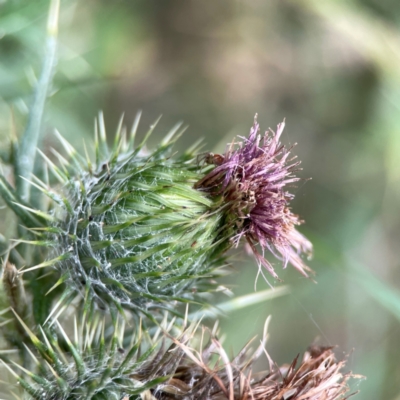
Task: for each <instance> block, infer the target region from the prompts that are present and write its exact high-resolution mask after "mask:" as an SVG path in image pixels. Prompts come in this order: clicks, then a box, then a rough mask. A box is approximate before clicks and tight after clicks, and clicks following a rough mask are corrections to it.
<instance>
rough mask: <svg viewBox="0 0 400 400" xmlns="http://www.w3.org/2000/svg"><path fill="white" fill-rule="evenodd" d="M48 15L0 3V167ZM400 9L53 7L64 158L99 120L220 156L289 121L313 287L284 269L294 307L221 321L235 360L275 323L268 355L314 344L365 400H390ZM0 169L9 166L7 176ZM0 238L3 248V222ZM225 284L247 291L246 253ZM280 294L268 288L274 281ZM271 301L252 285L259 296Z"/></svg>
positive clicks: (27, 5)
mask: <svg viewBox="0 0 400 400" xmlns="http://www.w3.org/2000/svg"><path fill="white" fill-rule="evenodd" d="M48 6H49V2H48V1H42V0H35V1H30V0H0V143H1V146H0V148H1V149H0V154H2V155H4V157H6V156H5V154H6V153H7V151H8V150H9V146H10V140H9V137H10V134H14V133H15V132H17V133H21V132H22V131H23V129H24V126H25V124H26V117H27V111H28V107H29V104H30V100H31V93H32V85H34V83H35V80H36V77H37V76H38V74H39V72H40V68H41V63H42V58H43V53H44V41H45V34H46V18H47V11H48ZM399 24H400V3H399V2H398V1H396V0H385V1H382V0H358V1H357V0H346V1H345V0H269V1H265V0H264V1H261V0H248V1H236V0H235V1H234V0H219V1H215V2H211V1H209V2H203V1H200V0H197V1H194V0H191V1H178V0H158V1H156V0H135V1H134V0H130V1H128V0H125V1H123V0H114V1H106V0H103V1H99V0H97V1H94V0H85V1H82V0H81V1H76V0H68V1H62V2H61V15H60V27H59V29H60V31H59V48H58V64H57V71H56V74H55V77H54V84H53V91H52V96H51V98H50V99H49V101H48V103H47V108H46V115H45V123H44V126H43V136H44V140H43V142H42V144H41V146H42V147H44V148H49V147H50V146H52V145H54V144H55V143H56V140H55V139H54V137H53V135H52V131H53V130H54V128H57V129H58V130H59V131H60V132H61V133H62V134H63V135H64V136H66V137H67V138H68V139H69V140H70V141H71V142H72V143H73V144H74V145H75V146H76V147H77V148H81V149H83V138H85V140H86V142H90V140H91V138H92V132H93V121H94V118H95V116H96V115H97V113H98V111H99V110H103V111H104V114H105V119H106V125H107V128H108V131H109V132H113V131H114V130H115V129H116V126H117V123H118V120H119V118H120V116H121V114H122V113H125V121H126V123H127V124H128V125H130V124H131V123H132V121H133V119H134V117H135V114H136V112H137V111H138V110H139V109H141V110H143V118H142V122H141V130H140V132H141V133H142V134H143V133H144V132H145V131H146V129H147V127H148V125H149V124H150V123H152V122H153V121H154V120H155V119H156V118H157V117H158V116H159V115H160V114H162V115H163V118H162V119H161V122H160V124H159V127H158V128H157V132H158V135H157V134H155V135H154V137H153V138H152V140H153V143H156V142H157V141H158V140H159V139H160V137H162V135H163V133H165V131H166V130H167V129H168V128H170V127H171V126H172V125H174V124H175V123H176V122H177V121H180V120H183V121H184V122H185V123H187V124H188V125H189V129H188V131H187V133H186V135H185V136H184V138H183V139H182V140H180V142H179V144H178V148H179V149H181V150H182V149H184V148H185V146H187V145H188V144H191V143H193V142H194V141H195V140H197V139H198V138H200V137H203V138H205V142H206V143H207V146H206V147H205V149H208V150H212V149H213V150H214V151H220V152H223V150H224V148H225V145H226V143H228V142H230V141H231V140H232V138H233V137H234V136H235V135H247V133H248V131H249V128H250V126H251V124H252V121H253V116H254V114H255V113H256V112H258V114H259V121H260V123H261V127H262V129H264V130H267V129H268V128H269V127H271V128H275V127H276V125H277V123H279V122H280V121H282V120H283V119H284V118H286V129H285V132H284V135H283V141H284V142H285V143H286V144H293V143H295V142H297V143H298V145H297V146H296V148H295V149H294V152H295V154H297V155H298V156H299V158H300V159H301V160H302V166H303V168H304V170H303V171H302V172H301V173H300V174H301V176H302V177H303V178H308V177H312V180H307V181H306V180H304V181H301V182H300V183H299V184H298V186H297V188H296V189H295V193H296V199H295V201H294V202H293V210H294V212H296V213H298V214H300V215H301V217H302V218H304V220H305V221H306V224H305V225H304V226H302V227H301V228H300V230H301V231H302V232H303V233H305V234H306V235H307V236H308V237H309V238H310V239H311V240H312V241H313V243H314V246H315V255H314V258H313V260H312V261H311V262H310V266H311V267H312V268H313V269H314V270H315V271H316V273H317V275H316V280H317V281H318V284H313V283H312V282H311V281H309V280H307V279H304V278H303V277H301V276H299V274H298V273H296V271H294V270H293V269H290V268H289V269H288V270H285V271H282V270H281V267H280V265H279V263H278V262H275V266H276V268H277V270H278V271H279V272H280V276H281V277H282V278H283V279H284V283H285V284H289V285H290V286H291V294H289V295H287V296H284V297H279V298H277V299H275V300H271V301H269V302H267V303H265V304H259V305H257V306H255V307H253V308H250V309H249V308H247V309H243V310H239V311H237V312H235V313H232V314H231V315H230V316H229V318H224V319H223V320H222V321H221V325H222V331H223V332H224V334H225V335H226V340H225V343H226V345H227V348H228V349H232V351H235V352H236V351H238V350H239V349H240V347H241V346H243V345H244V344H245V343H246V342H247V341H248V340H249V339H250V338H251V337H253V336H254V335H255V334H258V335H261V333H262V328H263V324H264V321H265V319H266V317H267V316H268V315H270V314H271V315H272V322H271V325H270V340H269V345H268V350H269V353H270V355H271V356H272V358H273V359H274V360H275V361H277V362H278V363H283V362H290V361H291V360H292V359H293V358H294V357H295V356H296V355H297V353H300V352H303V351H304V350H305V349H306V348H307V346H308V345H309V344H310V343H312V342H314V341H316V342H317V343H320V344H331V345H338V347H337V353H338V356H340V357H343V355H345V354H349V360H348V364H347V366H348V368H349V369H351V370H353V371H354V372H356V373H359V374H363V375H365V376H367V380H365V381H363V382H362V383H361V384H360V385H356V386H355V387H354V388H355V389H360V390H361V394H359V395H358V396H356V398H360V399H364V400H376V399H385V400H395V399H400V362H399V360H400V343H399V342H400V340H399V339H400V321H399V319H400V291H399V290H398V287H399V283H400V268H399V266H400V265H399V250H400V249H399V248H400V240H399V238H400V207H399V197H400V185H399V184H400V182H399V181H400V167H399V157H400V112H399V106H400V25H399ZM4 169H6V166H4ZM0 212H1V214H0V215H1V221H0V231H1V232H6V234H7V236H11V235H12V234H13V232H11V231H10V229H9V221H10V216H9V215H8V214H7V213H6V212H5V210H0ZM234 260H235V261H234V265H235V267H236V268H237V273H236V274H235V276H234V277H232V278H230V280H229V281H227V283H229V284H230V285H232V288H233V290H234V293H235V295H242V294H245V293H251V292H253V291H254V282H255V280H256V275H257V266H256V264H255V262H254V260H253V259H251V258H250V257H247V256H246V255H244V254H243V252H240V253H237V256H235V257H234ZM276 284H277V285H279V284H280V283H278V282H277V283H276ZM266 288H268V285H267V284H266V283H265V282H264V281H263V280H262V279H259V280H258V282H257V290H262V289H266Z"/></svg>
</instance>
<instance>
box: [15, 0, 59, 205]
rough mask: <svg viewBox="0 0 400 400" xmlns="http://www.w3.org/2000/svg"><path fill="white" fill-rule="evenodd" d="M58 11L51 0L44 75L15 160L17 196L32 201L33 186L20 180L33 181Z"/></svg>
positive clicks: (40, 80)
mask: <svg viewBox="0 0 400 400" xmlns="http://www.w3.org/2000/svg"><path fill="white" fill-rule="evenodd" d="M59 8H60V0H51V3H50V10H49V17H48V22H47V39H46V50H45V55H44V59H43V67H42V72H41V75H40V78H39V80H38V82H37V84H36V89H35V93H34V96H33V101H32V106H31V109H30V113H29V117H28V123H27V126H26V129H25V132H24V134H23V136H22V138H21V143H20V146H19V149H18V157H17V158H16V162H15V172H16V173H15V179H16V185H17V193H18V195H19V197H20V198H21V199H23V200H25V201H29V197H30V185H29V183H28V182H27V181H26V180H24V179H21V177H24V178H27V179H30V176H31V173H32V171H33V167H34V162H35V155H36V147H37V145H38V142H39V137H40V130H41V125H42V120H43V113H44V106H45V103H46V98H47V95H48V92H49V88H50V86H51V81H52V78H53V73H54V65H55V60H56V49H57V33H58V14H59Z"/></svg>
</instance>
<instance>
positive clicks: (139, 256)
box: [45, 122, 230, 312]
mask: <svg viewBox="0 0 400 400" xmlns="http://www.w3.org/2000/svg"><path fill="white" fill-rule="evenodd" d="M100 126H102V122H101V123H100ZM153 128H154V127H152V128H151V130H150V132H149V134H150V133H151V131H152V130H153ZM100 132H101V134H100V141H99V143H97V145H96V148H97V150H96V155H97V156H96V163H95V165H93V166H92V165H91V163H90V161H87V160H86V161H84V160H83V159H81V156H79V155H78V154H77V152H76V151H75V150H74V149H73V148H72V147H71V146H70V145H69V144H67V143H66V142H65V140H64V139H62V138H61V140H62V142H63V143H64V145H65V147H66V150H67V151H68V153H69V155H70V157H71V161H70V162H69V163H68V165H65V162H64V168H57V167H55V166H54V165H51V168H52V169H53V171H54V173H55V175H56V176H57V177H58V178H59V180H60V182H61V184H62V189H61V190H60V192H59V193H58V194H57V195H54V194H50V193H49V194H50V195H51V197H52V198H53V200H55V202H56V203H58V206H57V207H55V208H54V210H53V212H52V213H51V214H52V217H51V220H52V222H51V223H50V226H49V227H48V228H45V235H46V236H47V240H48V239H49V237H50V238H51V244H52V247H53V253H55V256H54V257H52V259H53V261H54V263H53V262H49V263H48V264H54V265H56V266H57V268H58V269H59V270H60V271H61V274H62V278H61V280H60V281H59V283H61V282H64V283H66V284H67V286H66V287H67V289H66V290H67V291H66V292H65V296H66V297H70V298H72V297H73V296H74V295H75V294H76V291H79V292H82V293H85V296H86V301H87V302H88V304H92V303H93V300H96V303H97V304H99V305H100V306H101V307H102V306H103V307H105V308H107V307H108V306H109V305H111V304H112V305H114V306H116V307H117V308H118V309H121V306H122V307H123V308H129V309H132V310H134V311H138V310H142V311H145V312H147V311H148V310H149V309H150V308H151V307H154V306H156V307H160V306H161V305H162V303H164V306H168V303H170V302H171V301H172V300H179V301H183V302H186V301H192V300H194V299H196V297H197V298H198V296H197V294H198V293H199V292H202V291H204V290H209V285H207V284H206V283H207V282H206V280H204V279H202V280H199V279H200V278H212V277H213V276H214V274H215V272H214V270H215V268H216V267H220V266H221V264H222V263H221V254H222V253H223V252H224V251H225V250H226V249H227V248H228V247H229V246H230V241H229V238H230V231H229V229H227V227H226V226H225V221H224V218H225V217H224V213H223V212H220V211H218V205H217V203H216V202H217V201H218V198H215V197H214V199H212V198H211V197H210V196H209V195H207V194H206V193H204V192H202V191H200V190H197V189H195V188H194V185H195V183H196V182H198V181H199V180H200V179H201V178H202V177H203V176H204V173H205V171H207V170H209V169H210V168H212V167H213V166H211V165H204V163H200V162H199V160H198V157H197V155H196V150H195V148H193V149H190V150H188V151H186V152H185V153H184V154H183V155H182V156H180V157H171V147H172V144H173V142H174V141H175V139H172V138H173V137H175V138H177V137H179V132H178V128H175V129H173V130H172V131H171V132H170V133H169V134H168V135H167V137H166V138H165V139H164V140H163V141H162V142H161V143H160V145H159V146H158V147H157V148H156V149H155V150H154V151H151V152H149V151H146V150H144V142H145V140H146V138H147V137H148V135H149V134H148V135H146V138H145V140H144V141H143V142H142V143H141V144H139V145H138V146H136V147H134V145H133V137H132V138H131V140H130V141H129V142H127V141H126V140H125V136H124V135H123V134H122V135H121V129H119V131H118V134H117V138H116V141H115V144H114V148H113V149H108V146H107V144H106V138H105V133H104V132H103V129H101V130H100ZM175 134H176V135H175ZM46 243H48V242H47V241H46ZM70 295H71V296H70Z"/></svg>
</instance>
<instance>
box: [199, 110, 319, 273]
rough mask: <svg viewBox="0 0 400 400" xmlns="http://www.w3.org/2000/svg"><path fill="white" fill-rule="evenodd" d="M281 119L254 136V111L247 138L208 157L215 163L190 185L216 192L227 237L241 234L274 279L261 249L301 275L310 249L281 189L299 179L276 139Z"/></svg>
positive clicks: (286, 151) (256, 128) (256, 126)
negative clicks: (231, 230) (229, 230)
mask: <svg viewBox="0 0 400 400" xmlns="http://www.w3.org/2000/svg"><path fill="white" fill-rule="evenodd" d="M284 126H285V124H284V122H283V123H281V124H279V125H278V128H277V131H276V133H275V132H273V131H272V130H270V131H269V132H268V131H267V132H266V133H265V135H264V136H262V135H260V133H259V131H260V127H259V124H258V122H257V115H256V116H255V119H254V124H253V126H252V128H251V129H250V135H249V137H248V138H242V140H243V141H242V142H239V143H232V144H231V145H230V146H229V147H228V149H227V151H226V153H225V154H224V155H218V156H212V160H211V161H213V162H214V164H215V165H216V166H215V168H214V169H213V170H212V171H210V172H209V173H208V174H207V175H206V176H205V177H204V178H202V179H201V180H200V181H199V182H198V183H197V184H196V187H197V188H199V189H202V190H204V191H207V192H209V193H210V194H211V195H212V196H214V197H220V198H221V201H222V204H223V207H224V208H225V209H226V210H227V211H226V213H227V214H228V220H231V221H232V222H233V223H234V224H235V226H236V232H237V233H236V235H235V237H234V238H233V242H234V244H235V245H237V244H238V243H239V241H240V239H241V238H242V237H245V238H246V240H247V243H248V244H249V245H250V247H251V249H252V251H253V253H254V254H255V256H256V258H257V260H258V261H259V263H260V264H262V265H263V266H264V267H265V268H266V269H267V270H268V271H269V272H270V273H271V274H272V275H273V276H274V277H275V278H277V277H278V276H277V274H276V272H275V271H274V269H273V267H272V265H271V263H270V262H268V261H267V260H266V259H265V258H264V256H263V254H260V253H259V252H258V250H257V248H256V245H257V244H259V245H260V247H261V249H262V252H263V253H264V251H265V250H269V251H270V252H271V253H273V254H274V255H275V256H276V257H278V258H280V259H282V260H283V262H284V266H286V264H287V263H290V264H292V265H293V266H294V267H295V268H296V269H297V270H298V271H300V272H301V273H302V274H303V275H305V276H308V274H307V272H310V271H311V270H310V268H309V267H307V266H306V265H305V264H304V262H303V261H302V259H301V257H300V256H301V254H302V253H307V254H310V253H311V250H312V245H311V243H310V242H309V241H308V240H307V239H306V238H305V237H304V236H303V235H302V234H301V233H300V232H298V231H297V230H296V225H300V224H301V222H302V221H301V220H300V219H299V217H298V216H297V215H296V214H293V213H292V211H291V209H290V208H289V202H290V200H292V199H293V198H294V195H293V194H291V193H289V192H288V191H286V189H285V187H287V185H288V184H291V183H293V182H296V181H299V180H300V178H298V177H296V175H295V174H294V173H295V171H296V170H298V166H299V164H300V162H299V161H296V157H290V150H291V149H288V148H286V147H285V146H284V145H282V144H281V143H280V136H281V134H282V132H283V129H284Z"/></svg>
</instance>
